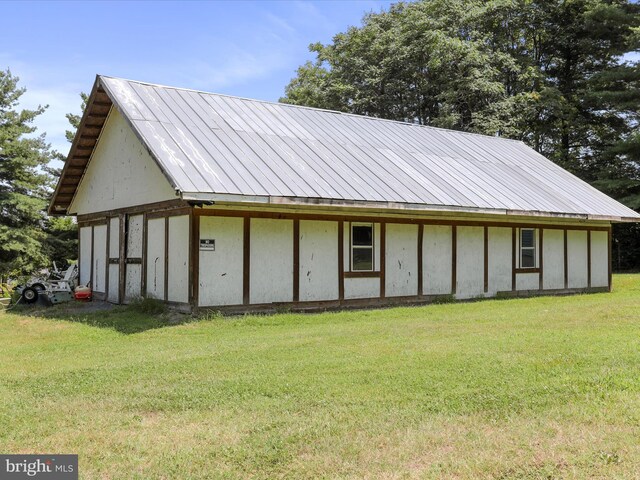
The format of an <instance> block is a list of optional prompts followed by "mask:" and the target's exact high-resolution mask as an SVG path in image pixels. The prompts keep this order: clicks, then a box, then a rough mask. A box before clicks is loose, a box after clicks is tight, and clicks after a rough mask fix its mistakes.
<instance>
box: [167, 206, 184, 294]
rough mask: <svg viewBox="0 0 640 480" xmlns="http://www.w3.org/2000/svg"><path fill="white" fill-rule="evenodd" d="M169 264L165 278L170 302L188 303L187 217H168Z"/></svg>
mask: <svg viewBox="0 0 640 480" xmlns="http://www.w3.org/2000/svg"><path fill="white" fill-rule="evenodd" d="M167 251H168V252H169V264H168V272H167V274H168V275H167V276H168V279H169V288H168V292H167V300H169V301H170V302H183V303H186V302H188V301H189V216H188V215H180V216H176V217H169V245H168V248H167Z"/></svg>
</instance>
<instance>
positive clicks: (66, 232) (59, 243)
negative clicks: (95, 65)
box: [45, 93, 89, 268]
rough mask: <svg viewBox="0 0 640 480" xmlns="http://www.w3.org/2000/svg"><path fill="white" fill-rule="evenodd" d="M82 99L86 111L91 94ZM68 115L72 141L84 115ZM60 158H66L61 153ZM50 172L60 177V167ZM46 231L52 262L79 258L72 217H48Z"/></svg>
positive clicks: (68, 132)
mask: <svg viewBox="0 0 640 480" xmlns="http://www.w3.org/2000/svg"><path fill="white" fill-rule="evenodd" d="M80 99H81V103H80V109H81V111H84V109H85V108H86V106H87V101H88V99H89V96H88V95H87V94H86V93H80ZM66 117H67V120H68V121H69V124H70V125H71V127H72V130H67V131H66V132H65V136H66V137H67V140H68V141H69V143H71V142H73V138H74V137H75V134H76V130H77V129H78V126H79V125H80V120H81V119H82V116H81V115H76V114H74V113H67V114H66ZM58 158H59V159H61V160H64V158H63V157H62V156H61V155H59V156H58ZM50 172H51V173H52V175H53V176H54V177H55V178H56V179H58V178H59V177H60V173H61V172H60V170H59V169H51V170H50ZM46 233H47V239H46V242H45V245H46V251H47V254H48V256H49V258H50V260H51V261H52V262H56V265H58V267H60V268H63V267H66V266H67V265H68V264H69V263H70V262H71V261H73V260H76V259H77V258H78V224H77V223H76V222H75V221H74V220H73V219H72V218H71V217H48V219H47V226H46Z"/></svg>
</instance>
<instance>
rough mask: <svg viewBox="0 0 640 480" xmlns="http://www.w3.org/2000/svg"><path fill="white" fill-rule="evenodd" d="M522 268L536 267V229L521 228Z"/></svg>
mask: <svg viewBox="0 0 640 480" xmlns="http://www.w3.org/2000/svg"><path fill="white" fill-rule="evenodd" d="M520 268H536V229H535V228H521V229H520Z"/></svg>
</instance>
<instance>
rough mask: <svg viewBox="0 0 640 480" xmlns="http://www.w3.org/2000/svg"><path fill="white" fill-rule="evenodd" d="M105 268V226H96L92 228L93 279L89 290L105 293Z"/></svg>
mask: <svg viewBox="0 0 640 480" xmlns="http://www.w3.org/2000/svg"><path fill="white" fill-rule="evenodd" d="M106 268H107V226H106V225H96V226H95V227H93V278H92V279H91V289H92V290H93V291H94V292H98V293H104V292H105V291H106V280H107V278H106V276H107V275H106V273H107V272H106Z"/></svg>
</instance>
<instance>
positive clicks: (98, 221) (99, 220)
mask: <svg viewBox="0 0 640 480" xmlns="http://www.w3.org/2000/svg"><path fill="white" fill-rule="evenodd" d="M107 221H108V218H97V219H94V220H91V221H88V222H80V221H79V222H78V228H84V227H94V226H98V225H105V224H106V223H107Z"/></svg>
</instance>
